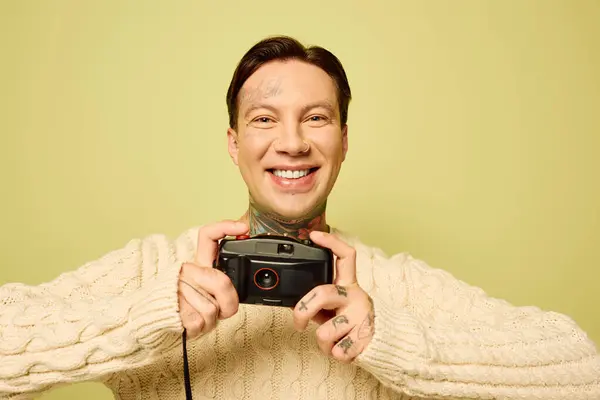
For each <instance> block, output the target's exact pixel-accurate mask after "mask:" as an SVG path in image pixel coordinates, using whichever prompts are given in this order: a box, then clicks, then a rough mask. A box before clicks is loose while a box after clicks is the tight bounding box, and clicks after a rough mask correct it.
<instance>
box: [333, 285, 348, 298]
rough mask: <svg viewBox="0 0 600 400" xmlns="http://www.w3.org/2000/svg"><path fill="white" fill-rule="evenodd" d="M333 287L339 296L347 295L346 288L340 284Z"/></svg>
mask: <svg viewBox="0 0 600 400" xmlns="http://www.w3.org/2000/svg"><path fill="white" fill-rule="evenodd" d="M335 288H336V289H337V292H338V294H339V295H340V296H344V297H348V291H347V290H346V288H345V287H343V286H340V285H335Z"/></svg>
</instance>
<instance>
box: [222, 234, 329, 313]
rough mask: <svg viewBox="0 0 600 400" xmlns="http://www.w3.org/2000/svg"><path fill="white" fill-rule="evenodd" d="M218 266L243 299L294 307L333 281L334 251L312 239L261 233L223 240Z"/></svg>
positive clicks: (243, 301) (242, 300) (242, 301)
mask: <svg viewBox="0 0 600 400" xmlns="http://www.w3.org/2000/svg"><path fill="white" fill-rule="evenodd" d="M214 267H215V268H217V269H219V270H221V271H223V272H224V273H225V274H227V276H229V278H230V279H231V281H232V283H233V286H234V287H235V289H236V291H237V293H238V296H239V300H240V303H245V304H262V305H270V306H283V307H293V306H295V305H296V303H298V301H300V299H302V297H304V295H306V293H308V292H309V291H311V290H312V289H313V288H314V287H316V286H319V285H324V284H330V283H332V282H333V253H332V252H331V250H329V249H327V248H324V247H321V246H318V245H316V244H314V243H313V242H311V241H310V240H297V239H294V238H291V237H288V236H276V235H257V236H253V237H248V236H246V237H241V238H239V237H238V238H234V239H230V238H226V239H223V240H221V242H220V243H219V251H218V256H217V258H216V260H215V265H214Z"/></svg>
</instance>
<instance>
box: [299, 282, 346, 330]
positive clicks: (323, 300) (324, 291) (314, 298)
mask: <svg viewBox="0 0 600 400" xmlns="http://www.w3.org/2000/svg"><path fill="white" fill-rule="evenodd" d="M347 302H348V292H347V290H346V288H344V287H342V286H337V285H320V286H317V287H316V288H314V289H313V290H311V291H310V292H308V293H307V294H306V295H305V296H304V297H303V298H302V299H301V300H300V301H299V302H298V304H296V307H295V308H294V327H295V328H296V329H297V330H299V331H303V330H304V329H306V326H307V325H308V322H309V321H310V320H311V319H312V318H315V317H316V315H317V314H318V313H319V311H321V310H335V309H337V308H340V307H343V306H345V305H346V304H347Z"/></svg>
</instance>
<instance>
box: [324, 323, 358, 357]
mask: <svg viewBox="0 0 600 400" xmlns="http://www.w3.org/2000/svg"><path fill="white" fill-rule="evenodd" d="M356 332H357V327H354V328H352V330H351V331H350V333H348V334H347V335H346V336H344V337H343V338H342V339H341V340H340V341H339V342H337V343H336V345H335V346H333V348H332V350H331V355H332V356H333V357H334V358H335V359H336V360H338V361H341V362H343V363H350V362H352V361H353V360H354V359H355V358H356V356H358V355H359V354H360V353H361V352H362V351H363V349H364V348H365V341H364V340H358V339H357V337H356Z"/></svg>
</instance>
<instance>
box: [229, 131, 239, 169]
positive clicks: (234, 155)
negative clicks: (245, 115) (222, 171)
mask: <svg viewBox="0 0 600 400" xmlns="http://www.w3.org/2000/svg"><path fill="white" fill-rule="evenodd" d="M237 141H238V134H237V132H236V131H234V130H233V129H232V128H228V129H227V149H228V150H229V156H231V159H232V160H233V162H234V164H235V165H238V151H239V148H238V142H237Z"/></svg>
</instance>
